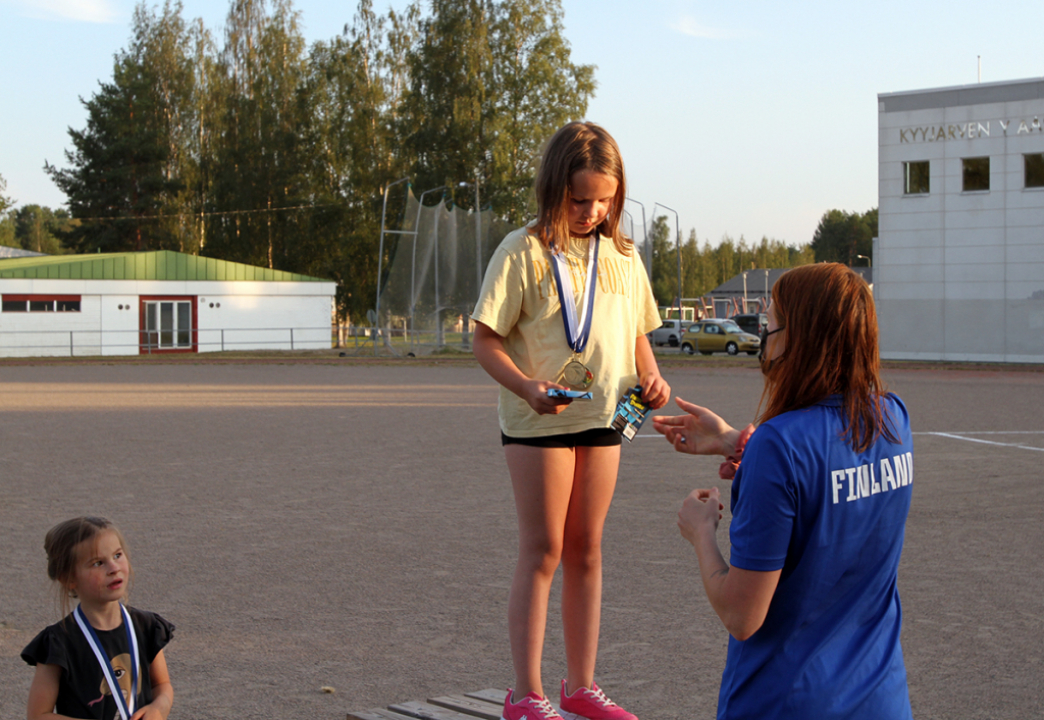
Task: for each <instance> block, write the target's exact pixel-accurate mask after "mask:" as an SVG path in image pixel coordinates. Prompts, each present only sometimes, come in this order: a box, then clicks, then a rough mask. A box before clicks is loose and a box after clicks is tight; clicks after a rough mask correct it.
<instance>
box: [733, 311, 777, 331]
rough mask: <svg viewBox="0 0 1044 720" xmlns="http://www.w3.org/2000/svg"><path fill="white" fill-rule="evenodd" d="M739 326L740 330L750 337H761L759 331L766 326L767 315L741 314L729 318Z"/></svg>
mask: <svg viewBox="0 0 1044 720" xmlns="http://www.w3.org/2000/svg"><path fill="white" fill-rule="evenodd" d="M729 320H731V321H732V322H734V323H736V324H737V325H739V326H740V330H742V331H743V332H745V333H750V334H751V335H757V336H758V337H761V329H762V328H763V327H765V326H766V325H768V315H766V314H765V313H742V314H740V315H733V316H732V317H730V318H729Z"/></svg>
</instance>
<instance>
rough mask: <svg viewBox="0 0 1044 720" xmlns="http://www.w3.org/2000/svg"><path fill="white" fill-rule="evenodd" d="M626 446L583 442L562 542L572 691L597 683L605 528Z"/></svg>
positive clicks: (565, 627) (564, 615)
mask: <svg viewBox="0 0 1044 720" xmlns="http://www.w3.org/2000/svg"><path fill="white" fill-rule="evenodd" d="M619 466H620V447H619V446H615V447H578V448H577V449H576V465H575V470H574V477H573V488H572V494H571V495H570V498H569V511H568V514H567V515H566V521H565V533H564V536H563V543H562V626H563V631H564V634H565V649H566V662H567V665H568V674H567V677H566V682H567V686H568V692H569V693H573V692H575V691H576V689H577V688H579V687H587V688H590V687H592V684H593V683H594V669H595V660H596V658H597V656H598V627H599V622H600V621H601V615H602V528H603V527H604V526H605V517H606V515H607V514H608V512H609V503H610V502H611V501H612V499H613V491H614V490H615V489H616V475H617V471H618V469H619Z"/></svg>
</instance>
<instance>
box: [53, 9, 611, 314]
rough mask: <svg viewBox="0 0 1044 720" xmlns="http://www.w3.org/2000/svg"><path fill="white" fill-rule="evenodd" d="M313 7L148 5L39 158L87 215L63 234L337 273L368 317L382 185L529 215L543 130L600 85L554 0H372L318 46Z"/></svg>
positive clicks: (80, 214)
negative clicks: (305, 13)
mask: <svg viewBox="0 0 1044 720" xmlns="http://www.w3.org/2000/svg"><path fill="white" fill-rule="evenodd" d="M300 21H301V18H300V14H299V12H298V11H297V10H295V9H294V7H293V4H292V2H291V0H232V2H231V3H230V6H229V12H228V15H227V18H226V20H225V24H224V27H223V28H221V30H220V32H215V31H213V30H211V29H209V28H206V27H205V26H204V25H203V23H202V21H200V20H193V21H188V20H186V19H185V18H184V16H183V11H182V5H181V4H180V2H176V1H172V0H166V2H165V3H164V4H163V5H162V6H158V7H149V6H147V5H146V4H144V3H142V4H139V5H138V6H137V7H136V8H135V11H134V15H133V20H132V29H131V38H130V42H129V44H128V46H127V47H126V48H125V49H123V50H121V51H120V52H119V53H117V55H116V58H115V61H114V67H113V76H112V78H111V80H107V81H105V82H102V83H101V86H100V88H99V90H98V91H97V92H95V93H94V94H93V95H92V96H91V97H90V98H89V99H87V100H86V101H84V105H85V107H86V109H87V126H86V127H85V128H83V129H79V130H70V133H69V134H70V139H71V144H72V148H71V149H70V150H68V151H67V152H66V158H65V160H66V162H65V166H64V167H59V166H57V165H52V164H50V163H47V164H46V165H45V169H46V171H47V172H48V173H49V174H50V176H51V177H52V179H53V180H54V182H55V183H56V184H57V185H58V187H59V188H60V189H61V190H62V191H63V192H64V193H65V195H66V197H67V198H68V208H69V214H70V216H71V219H72V220H73V221H74V222H73V223H71V224H70V225H69V226H67V227H66V228H65V229H64V230H63V231H62V234H61V239H62V241H63V242H64V244H65V246H67V247H68V248H69V249H70V250H72V251H74V252H81V253H83V252H99V251H100V252H117V251H127V250H155V249H173V250H178V251H182V252H187V253H198V254H200V255H206V256H211V257H218V258H222V259H226V260H233V261H238V262H245V263H250V264H253V265H261V266H265V267H276V268H279V269H282V270H288V271H292V272H299V273H304V274H308V275H315V276H319V277H324V278H330V279H333V280H335V281H336V282H337V283H338V298H337V300H338V308H339V311H340V312H341V313H342V315H343V316H353V317H357V316H358V315H360V314H364V313H365V311H366V310H367V309H369V308H370V307H371V306H372V299H373V297H374V292H375V289H376V288H375V283H376V272H377V252H378V239H379V232H380V221H381V210H382V203H383V199H384V190H385V188H386V187H389V186H391V185H392V184H394V183H395V182H396V181H397V180H399V179H401V178H406V177H409V178H411V179H412V181H413V183H414V184H415V187H416V188H417V192H418V193H419V192H420V191H423V190H425V189H429V188H434V187H437V186H439V185H447V186H449V192H448V195H449V196H450V197H451V199H452V201H453V202H455V203H457V204H458V205H460V206H462V207H470V206H471V205H472V204H473V201H472V198H473V197H474V191H473V187H474V183H478V184H479V186H480V188H481V196H480V197H481V200H480V202H482V203H483V205H484V206H491V207H492V208H494V209H495V211H496V213H497V214H498V215H499V216H501V217H503V218H505V219H508V220H511V221H515V222H518V223H521V222H522V221H523V220H524V219H525V218H526V217H528V216H529V215H530V214H532V212H533V210H534V201H533V197H532V192H531V190H530V188H531V186H532V182H533V176H534V173H535V162H536V160H537V158H538V155H539V150H540V145H541V143H542V142H543V141H544V140H545V139H546V138H547V137H549V136H550V134H551V133H552V132H553V131H554V130H555V129H557V128H558V127H560V126H561V125H562V124H564V123H565V122H568V121H569V120H572V119H577V118H581V117H583V116H584V114H585V112H586V110H587V103H588V101H589V99H590V98H591V97H592V96H593V94H594V90H595V81H594V67H593V66H590V65H579V64H575V63H573V62H572V60H571V58H570V48H569V44H568V42H567V41H566V40H565V38H564V36H563V28H562V9H561V3H560V0H432V1H431V2H430V3H427V6H426V7H424V8H422V6H421V4H420V0H418V1H417V2H415V3H414V4H411V5H409V6H408V7H407V8H406V9H405V10H403V11H402V12H395V11H392V10H389V11H388V12H387V13H385V14H379V13H377V12H375V11H374V9H373V6H372V3H371V0H359V4H358V7H357V8H356V11H355V15H354V17H353V18H352V19H351V21H350V22H349V23H348V24H346V25H345V27H344V29H343V32H342V33H341V34H339V35H337V36H336V37H333V38H331V39H330V40H327V41H319V42H316V43H314V44H312V45H311V46H310V47H309V46H308V45H307V43H306V42H305V40H304V37H303V35H302V32H301V29H300ZM463 182H468V183H472V185H471V186H468V187H461V183H463ZM406 188H407V184H406V183H400V184H398V185H396V186H395V187H394V193H395V194H394V195H393V196H392V197H391V198H390V199H389V203H388V205H389V208H390V209H401V208H402V207H403V194H404V193H405V192H406ZM399 212H401V210H399ZM390 218H391V219H392V220H393V221H397V220H398V218H396V217H394V214H391V215H390ZM386 245H387V248H386V251H387V254H388V255H390V254H391V253H393V252H394V243H386ZM384 260H385V266H386V265H387V257H386V258H385V259H384Z"/></svg>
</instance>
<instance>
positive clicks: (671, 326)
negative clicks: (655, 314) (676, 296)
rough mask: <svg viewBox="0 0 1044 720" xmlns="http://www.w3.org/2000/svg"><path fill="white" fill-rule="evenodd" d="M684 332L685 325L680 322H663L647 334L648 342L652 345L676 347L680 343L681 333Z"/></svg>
mask: <svg viewBox="0 0 1044 720" xmlns="http://www.w3.org/2000/svg"><path fill="white" fill-rule="evenodd" d="M684 332H685V323H683V322H682V321H681V320H677V319H675V320H664V321H663V325H661V326H660V327H658V328H656V329H655V330H653V331H652V332H651V333H649V342H651V343H652V344H653V345H670V346H671V347H678V343H679V342H681V336H682V333H684Z"/></svg>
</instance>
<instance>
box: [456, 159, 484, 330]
mask: <svg viewBox="0 0 1044 720" xmlns="http://www.w3.org/2000/svg"><path fill="white" fill-rule="evenodd" d="M469 185H470V186H471V187H473V188H475V302H476V303H477V302H478V296H479V293H480V292H482V219H481V217H480V214H479V173H478V170H477V169H476V170H475V182H473V183H470V182H466V181H464V182H461V183H460V184H458V185H457V187H468V186H469ZM461 343H462V344H463V345H464V347H467V346H468V313H467V308H464V333H463V337H462V338H461Z"/></svg>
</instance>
